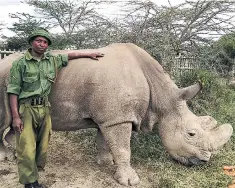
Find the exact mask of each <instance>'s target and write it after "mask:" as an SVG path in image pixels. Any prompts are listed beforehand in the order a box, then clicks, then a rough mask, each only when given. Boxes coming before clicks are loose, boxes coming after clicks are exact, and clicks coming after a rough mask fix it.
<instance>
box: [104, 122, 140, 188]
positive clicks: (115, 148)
mask: <svg viewBox="0 0 235 188" xmlns="http://www.w3.org/2000/svg"><path fill="white" fill-rule="evenodd" d="M100 130H101V132H102V135H103V136H104V139H105V140H106V141H107V144H108V146H109V148H110V150H111V153H112V155H113V159H114V163H115V166H116V167H117V169H116V172H115V174H114V179H115V180H116V181H117V182H118V183H120V184H121V185H124V186H128V185H136V184H138V183H139V182H140V179H139V177H138V175H137V173H136V172H135V170H134V169H133V168H132V167H131V165H130V156H131V150H130V139H131V132H132V123H131V122H130V123H122V124H115V125H110V126H100Z"/></svg>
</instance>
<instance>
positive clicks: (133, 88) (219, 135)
mask: <svg viewBox="0 0 235 188" xmlns="http://www.w3.org/2000/svg"><path fill="white" fill-rule="evenodd" d="M94 51H97V50H94ZM98 51H99V52H101V53H104V54H105V56H104V57H102V58H100V59H99V61H98V62H96V61H94V60H90V59H87V58H80V59H76V60H71V61H70V62H69V64H68V66H67V67H65V68H63V69H62V70H61V71H60V73H59V74H58V77H57V81H56V83H55V84H53V87H52V92H51V95H50V102H51V104H52V123H53V130H55V131H76V130H78V129H87V128H96V129H97V135H96V144H97V150H98V154H97V162H98V164H107V163H108V164H112V163H113V162H114V164H115V167H116V171H115V174H114V179H115V180H116V181H117V182H118V183H119V184H122V185H124V186H128V185H136V184H138V183H139V182H140V179H139V177H138V175H137V173H136V172H135V170H134V169H133V168H132V167H131V164H130V158H131V151H130V139H131V134H132V131H143V132H148V131H152V130H153V129H154V128H155V127H156V128H157V129H158V133H157V134H159V136H160V137H161V140H162V143H163V145H164V147H165V149H166V150H167V152H168V153H169V154H170V156H171V157H172V158H173V159H175V160H177V161H179V162H180V163H182V164H184V165H200V164H204V163H206V162H208V161H209V160H210V158H211V155H212V153H214V152H215V151H217V150H219V149H220V148H221V147H222V146H223V145H224V144H225V143H226V142H227V141H228V140H229V139H230V137H231V135H232V132H233V128H232V126H231V125H230V124H223V125H220V126H217V122H216V120H215V119H213V117H211V116H196V115H195V114H193V113H192V112H191V111H190V109H189V108H188V106H187V104H186V101H187V100H189V99H192V98H193V97H194V96H195V95H196V94H197V93H198V92H199V91H200V90H201V88H202V86H201V84H199V83H196V84H194V85H192V86H189V87H186V88H178V87H177V85H176V84H175V83H174V82H173V81H172V80H171V78H170V77H169V75H168V74H166V73H165V72H164V70H163V68H162V66H161V65H160V64H159V63H158V62H157V61H156V60H155V59H154V58H153V57H152V56H151V55H149V54H148V53H147V52H146V51H145V50H143V49H142V48H140V47H138V46H136V45H134V44H131V43H118V44H111V45H108V46H106V47H103V48H100V49H98ZM53 53H55V54H58V53H67V51H54V52H53ZM20 56H22V55H21V54H13V55H10V56H9V57H7V58H5V59H3V60H1V61H0V67H1V69H0V138H1V139H0V140H1V142H0V160H3V159H4V157H5V155H6V148H5V147H4V144H3V142H2V140H3V139H4V138H3V137H4V136H3V135H5V134H3V132H4V130H6V129H7V128H8V127H10V126H11V121H12V117H11V113H10V108H9V104H8V103H9V101H8V95H7V93H6V87H7V77H8V75H9V69H10V68H11V63H12V61H13V60H16V59H17V58H19V57H20ZM54 76H55V75H54ZM32 84H33V82H32ZM13 135H14V134H13V131H12V130H10V131H9V132H8V133H7V134H6V136H5V140H6V141H9V140H10V139H11V138H12V136H13Z"/></svg>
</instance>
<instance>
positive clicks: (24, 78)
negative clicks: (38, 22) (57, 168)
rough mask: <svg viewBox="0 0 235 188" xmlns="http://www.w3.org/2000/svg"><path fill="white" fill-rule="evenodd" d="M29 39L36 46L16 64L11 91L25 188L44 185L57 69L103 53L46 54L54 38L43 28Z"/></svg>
mask: <svg viewBox="0 0 235 188" xmlns="http://www.w3.org/2000/svg"><path fill="white" fill-rule="evenodd" d="M28 42H29V44H30V45H31V46H32V47H31V48H30V49H28V50H27V51H26V53H25V55H24V56H23V57H22V58H20V59H19V60H17V61H15V62H13V64H12V68H11V70H10V77H9V84H8V87H7V92H8V93H9V100H10V107H11V113H12V126H13V128H14V130H15V132H16V153H17V159H18V172H19V182H20V183H21V184H24V185H25V188H41V187H43V186H42V185H40V184H39V183H38V170H39V169H43V168H44V167H45V163H46V157H47V149H48V142H49V137H50V132H51V128H52V125H51V117H50V103H49V101H48V95H49V93H50V90H51V84H52V83H53V82H55V79H56V76H57V71H58V70H60V69H61V68H62V67H63V66H66V65H67V64H68V60H71V59H76V58H91V59H94V60H98V57H102V56H103V54H101V53H98V52H96V53H82V52H76V51H75V52H71V53H68V54H64V55H62V54H59V55H51V54H50V53H45V52H46V50H47V48H48V46H49V45H51V43H52V39H51V36H50V34H49V32H48V31H46V30H43V29H40V30H35V31H33V32H32V34H31V35H30V36H29V39H28Z"/></svg>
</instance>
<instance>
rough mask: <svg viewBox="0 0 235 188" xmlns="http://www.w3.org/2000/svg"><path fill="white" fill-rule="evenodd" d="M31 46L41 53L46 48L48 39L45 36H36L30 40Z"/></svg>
mask: <svg viewBox="0 0 235 188" xmlns="http://www.w3.org/2000/svg"><path fill="white" fill-rule="evenodd" d="M32 48H33V50H34V51H35V52H36V53H37V54H43V53H44V52H45V51H46V50H47V48H48V41H47V39H46V38H45V37H41V36H38V37H36V38H35V39H34V40H33V42H32Z"/></svg>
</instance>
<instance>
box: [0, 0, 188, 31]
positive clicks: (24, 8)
mask: <svg viewBox="0 0 235 188" xmlns="http://www.w3.org/2000/svg"><path fill="white" fill-rule="evenodd" d="M21 1H22V0H0V22H3V23H5V24H7V26H10V25H11V24H12V23H13V22H14V19H11V18H9V13H16V12H26V13H32V12H33V10H32V8H31V7H30V6H28V5H26V4H24V3H21ZM152 1H153V2H154V3H156V4H157V5H168V0H152ZM170 1H171V3H172V4H173V5H176V4H179V3H182V2H185V0H170ZM3 33H4V34H5V35H7V36H12V33H11V32H10V31H9V30H3Z"/></svg>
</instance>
